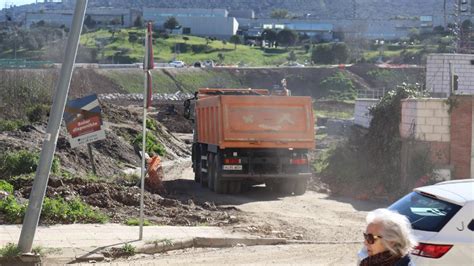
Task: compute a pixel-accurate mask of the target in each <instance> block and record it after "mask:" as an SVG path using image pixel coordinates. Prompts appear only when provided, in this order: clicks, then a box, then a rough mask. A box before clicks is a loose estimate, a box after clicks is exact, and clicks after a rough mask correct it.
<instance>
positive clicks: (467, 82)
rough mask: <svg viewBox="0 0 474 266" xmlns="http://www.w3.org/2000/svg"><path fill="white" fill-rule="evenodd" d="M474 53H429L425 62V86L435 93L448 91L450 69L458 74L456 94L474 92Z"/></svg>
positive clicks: (446, 93)
mask: <svg viewBox="0 0 474 266" xmlns="http://www.w3.org/2000/svg"><path fill="white" fill-rule="evenodd" d="M471 60H474V54H430V55H428V58H427V63H426V88H427V89H428V90H430V91H432V92H435V93H444V94H445V95H446V96H449V92H450V80H451V79H450V69H449V64H450V63H451V64H452V66H453V67H452V68H453V73H454V74H456V75H458V77H459V79H458V91H457V92H456V93H457V94H469V95H472V94H474V65H473V64H471Z"/></svg>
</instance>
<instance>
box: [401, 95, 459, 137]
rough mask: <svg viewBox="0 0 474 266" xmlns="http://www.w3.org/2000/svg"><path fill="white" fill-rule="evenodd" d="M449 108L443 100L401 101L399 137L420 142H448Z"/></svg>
mask: <svg viewBox="0 0 474 266" xmlns="http://www.w3.org/2000/svg"><path fill="white" fill-rule="evenodd" d="M448 109H449V106H448V105H447V104H446V103H445V99H438V98H424V99H405V100H403V101H402V119H401V124H400V135H401V136H402V137H403V138H410V137H413V138H414V139H416V140H420V141H438V142H449V141H450V119H449V113H448Z"/></svg>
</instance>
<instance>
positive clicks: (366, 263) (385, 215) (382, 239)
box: [360, 209, 417, 266]
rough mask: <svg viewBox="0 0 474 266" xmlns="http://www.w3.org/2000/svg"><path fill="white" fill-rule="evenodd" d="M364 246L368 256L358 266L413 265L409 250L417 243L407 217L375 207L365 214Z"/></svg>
mask: <svg viewBox="0 0 474 266" xmlns="http://www.w3.org/2000/svg"><path fill="white" fill-rule="evenodd" d="M366 220H367V228H366V232H365V233H364V239H365V241H364V246H365V248H366V250H367V255H368V257H367V258H365V259H363V260H362V261H361V262H360V266H370V265H384V266H385V265H386V266H391V265H394V266H405V265H413V263H412V262H411V259H410V256H409V254H410V252H411V251H412V249H413V248H414V247H415V246H416V245H417V243H416V240H415V237H414V236H413V232H412V229H411V224H410V222H409V221H408V219H407V218H406V217H405V216H403V215H401V214H399V213H397V212H393V211H390V210H388V209H377V210H375V211H372V212H369V214H368V215H367V218H366Z"/></svg>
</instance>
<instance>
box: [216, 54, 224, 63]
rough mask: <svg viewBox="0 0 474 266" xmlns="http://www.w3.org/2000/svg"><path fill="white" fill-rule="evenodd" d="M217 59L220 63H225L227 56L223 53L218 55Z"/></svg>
mask: <svg viewBox="0 0 474 266" xmlns="http://www.w3.org/2000/svg"><path fill="white" fill-rule="evenodd" d="M217 58H218V59H219V62H221V63H222V62H224V59H225V55H224V54H223V53H218V54H217Z"/></svg>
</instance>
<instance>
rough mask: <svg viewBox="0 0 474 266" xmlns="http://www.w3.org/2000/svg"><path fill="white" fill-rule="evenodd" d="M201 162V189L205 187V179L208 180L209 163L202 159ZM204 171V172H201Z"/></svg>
mask: <svg viewBox="0 0 474 266" xmlns="http://www.w3.org/2000/svg"><path fill="white" fill-rule="evenodd" d="M200 160H201V164H200V165H201V178H200V181H201V187H207V179H208V178H209V162H208V161H207V159H206V160H203V159H200ZM204 169H206V170H205V171H204V172H203V171H202V170H204Z"/></svg>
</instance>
